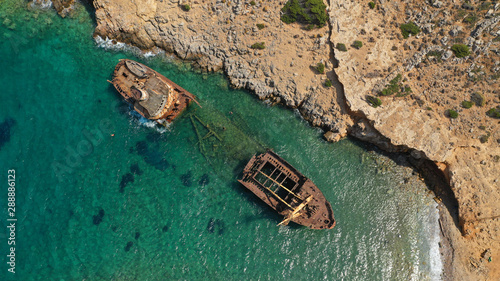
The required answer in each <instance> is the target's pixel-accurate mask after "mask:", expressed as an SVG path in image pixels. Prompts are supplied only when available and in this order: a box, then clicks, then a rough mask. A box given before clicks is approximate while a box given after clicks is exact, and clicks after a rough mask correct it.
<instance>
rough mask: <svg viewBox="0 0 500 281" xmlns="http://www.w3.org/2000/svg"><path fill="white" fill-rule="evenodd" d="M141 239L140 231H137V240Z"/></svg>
mask: <svg viewBox="0 0 500 281" xmlns="http://www.w3.org/2000/svg"><path fill="white" fill-rule="evenodd" d="M139 237H141V233H140V232H139V231H137V232H136V233H135V240H138V239H139Z"/></svg>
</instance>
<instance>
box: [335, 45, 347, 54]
mask: <svg viewBox="0 0 500 281" xmlns="http://www.w3.org/2000/svg"><path fill="white" fill-rule="evenodd" d="M337 50H339V51H342V52H347V47H346V46H345V44H344V43H337Z"/></svg>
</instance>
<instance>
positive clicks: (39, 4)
mask: <svg viewBox="0 0 500 281" xmlns="http://www.w3.org/2000/svg"><path fill="white" fill-rule="evenodd" d="M30 6H31V8H37V9H48V8H50V7H52V1H50V0H33V2H31V5H30Z"/></svg>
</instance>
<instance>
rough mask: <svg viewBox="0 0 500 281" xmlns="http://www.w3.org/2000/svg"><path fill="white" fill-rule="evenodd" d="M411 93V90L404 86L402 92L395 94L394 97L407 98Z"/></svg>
mask: <svg viewBox="0 0 500 281" xmlns="http://www.w3.org/2000/svg"><path fill="white" fill-rule="evenodd" d="M411 93H413V90H412V89H411V87H410V86H408V85H405V86H404V90H403V91H402V92H399V93H397V94H396V97H404V96H407V95H409V94H411Z"/></svg>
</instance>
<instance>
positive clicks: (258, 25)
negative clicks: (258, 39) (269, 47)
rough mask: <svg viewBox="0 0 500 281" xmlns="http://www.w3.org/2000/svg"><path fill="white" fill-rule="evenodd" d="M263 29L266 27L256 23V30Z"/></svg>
mask: <svg viewBox="0 0 500 281" xmlns="http://www.w3.org/2000/svg"><path fill="white" fill-rule="evenodd" d="M265 27H266V25H265V24H263V23H258V24H257V28H258V29H259V30H262V29H264V28H265Z"/></svg>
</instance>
